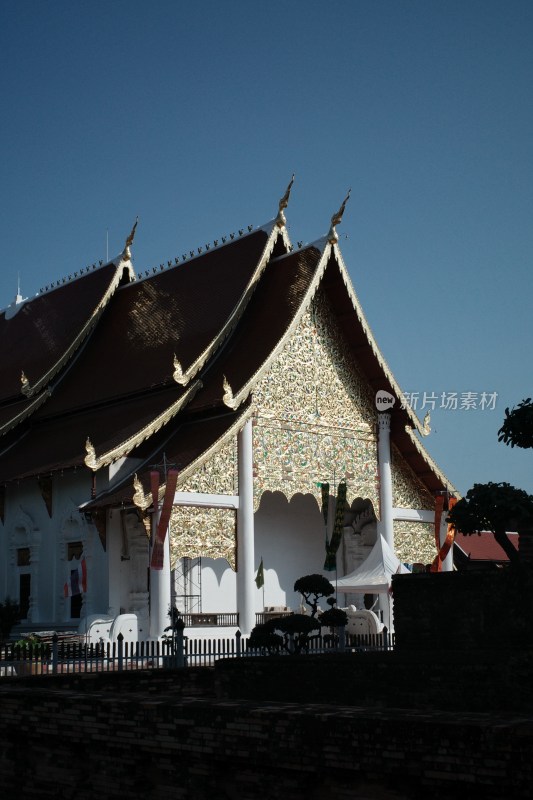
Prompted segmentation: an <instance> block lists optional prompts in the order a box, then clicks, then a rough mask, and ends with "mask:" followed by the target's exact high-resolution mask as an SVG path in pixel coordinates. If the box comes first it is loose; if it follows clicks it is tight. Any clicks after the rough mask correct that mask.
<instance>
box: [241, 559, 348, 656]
mask: <svg viewBox="0 0 533 800" xmlns="http://www.w3.org/2000/svg"><path fill="white" fill-rule="evenodd" d="M294 591H295V592H300V594H302V595H303V597H304V599H305V602H306V603H307V605H308V606H309V607H310V608H311V616H310V617H309V616H308V615H307V614H289V615H288V616H284V617H275V618H274V619H270V620H268V622H265V623H263V624H262V625H256V626H255V628H254V629H253V630H252V632H251V634H250V638H249V640H248V647H249V648H250V649H254V650H260V651H262V652H267V653H270V654H272V653H279V652H280V651H281V650H285V651H286V652H288V653H291V654H293V655H297V654H298V653H301V652H302V651H303V650H307V649H308V648H309V644H310V642H311V639H312V638H313V637H312V634H313V633H314V634H315V636H317V637H318V636H319V635H320V627H321V624H320V622H319V621H318V620H317V619H316V615H317V613H318V601H319V599H320V598H321V597H329V595H332V594H333V593H334V592H335V589H334V588H333V586H332V585H331V583H330V582H329V581H328V579H327V578H324V576H323V575H304V576H303V578H298V580H297V581H296V583H295V584H294ZM325 613H327V612H325ZM324 624H325V625H328V624H329V623H328V622H325V623H324Z"/></svg>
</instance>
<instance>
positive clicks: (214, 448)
mask: <svg viewBox="0 0 533 800" xmlns="http://www.w3.org/2000/svg"><path fill="white" fill-rule="evenodd" d="M254 411H255V409H254V408H253V406H252V405H250V406H248V407H247V408H246V409H245V410H244V411H243V413H242V414H241V415H240V416H239V417H238V419H236V420H235V422H234V423H233V425H231V426H230V427H229V428H228V430H227V431H226V432H225V433H224V434H223V435H222V436H220V437H219V438H218V439H217V440H216V441H215V442H213V444H212V445H210V447H208V448H207V449H206V450H204V452H203V453H202V454H201V455H200V456H198V458H196V459H195V460H194V461H192V462H191V463H190V464H189V466H188V467H185V469H184V470H181V471H180V473H179V475H178V482H177V484H176V489H177V488H178V487H179V486H181V485H182V484H183V483H185V482H186V481H187V480H188V478H190V477H191V475H193V474H194V473H195V472H196V471H197V470H198V469H200V467H202V466H203V465H204V464H205V463H206V462H207V461H209V459H210V458H212V456H214V455H215V454H216V453H217V452H218V451H219V450H221V449H222V448H223V447H224V446H225V445H226V444H227V443H228V442H229V440H230V439H232V438H233V437H234V436H235V435H236V434H237V433H239V431H240V430H241V429H242V428H244V426H245V424H246V423H247V422H248V420H249V419H250V418H251V417H252V416H253V414H254ZM134 488H135V494H134V497H133V502H134V503H135V505H136V506H137V508H141V509H146V508H148V506H150V505H151V504H152V497H151V494H146V495H145V494H144V491H143V489H142V484H141V482H140V481H139V479H138V478H137V475H135V479H134ZM165 488H166V484H162V485H161V486H160V487H159V495H158V496H159V499H160V500H162V499H163V497H164V495H165Z"/></svg>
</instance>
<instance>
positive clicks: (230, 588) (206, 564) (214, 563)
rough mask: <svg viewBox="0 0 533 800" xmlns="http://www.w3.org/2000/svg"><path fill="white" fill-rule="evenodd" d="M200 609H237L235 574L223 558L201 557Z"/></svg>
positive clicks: (227, 611)
mask: <svg viewBox="0 0 533 800" xmlns="http://www.w3.org/2000/svg"><path fill="white" fill-rule="evenodd" d="M201 603H202V611H203V612H204V613H207V614H208V613H210V612H213V613H214V612H216V611H218V612H224V613H235V612H236V611H237V576H236V574H235V572H234V571H233V570H232V569H231V567H230V566H229V564H228V562H227V561H226V559H224V558H217V559H214V558H203V559H202V600H201Z"/></svg>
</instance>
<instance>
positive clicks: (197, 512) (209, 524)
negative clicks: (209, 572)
mask: <svg viewBox="0 0 533 800" xmlns="http://www.w3.org/2000/svg"><path fill="white" fill-rule="evenodd" d="M235 517H236V512H235V511H234V510H233V509H229V508H193V507H190V506H189V507H186V506H174V508H173V509H172V514H171V516H170V562H171V566H172V569H174V568H175V566H176V562H177V561H178V560H179V559H180V558H199V557H202V558H225V559H226V561H227V562H228V563H229V565H230V567H231V568H232V569H233V570H234V569H235V568H236V552H235V551H236V538H235Z"/></svg>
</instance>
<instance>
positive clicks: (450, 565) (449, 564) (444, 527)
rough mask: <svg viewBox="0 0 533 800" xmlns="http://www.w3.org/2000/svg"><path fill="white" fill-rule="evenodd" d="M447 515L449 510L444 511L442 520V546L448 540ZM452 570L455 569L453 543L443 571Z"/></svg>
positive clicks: (444, 561) (443, 563)
mask: <svg viewBox="0 0 533 800" xmlns="http://www.w3.org/2000/svg"><path fill="white" fill-rule="evenodd" d="M447 516H448V511H443V512H442V517H441V520H440V531H439V541H440V546H441V547H442V545H443V544H444V542H445V541H446V534H447V533H448V523H447V522H446V517H447ZM452 570H453V543H452V546H451V547H450V552H449V553H448V555H447V556H446V558H445V559H444V560H443V562H442V571H443V572H452Z"/></svg>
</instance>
